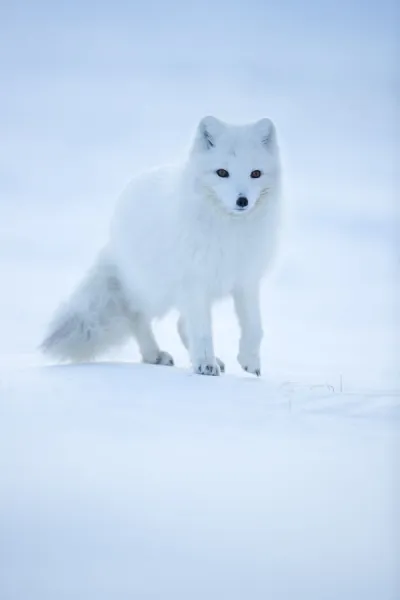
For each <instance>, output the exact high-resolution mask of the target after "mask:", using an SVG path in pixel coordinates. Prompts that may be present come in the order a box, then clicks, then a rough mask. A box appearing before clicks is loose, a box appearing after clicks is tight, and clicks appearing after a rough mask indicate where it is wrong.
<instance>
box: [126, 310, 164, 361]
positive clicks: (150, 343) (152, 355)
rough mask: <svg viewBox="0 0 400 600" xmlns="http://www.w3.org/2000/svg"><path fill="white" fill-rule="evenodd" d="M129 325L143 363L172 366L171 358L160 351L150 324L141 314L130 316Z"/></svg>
mask: <svg viewBox="0 0 400 600" xmlns="http://www.w3.org/2000/svg"><path fill="white" fill-rule="evenodd" d="M130 323H131V327H132V332H133V335H134V336H135V338H136V341H137V343H138V345H139V350H140V353H141V355H142V360H143V362H144V363H148V364H151V365H167V366H172V365H173V364H174V359H173V358H172V356H171V355H170V354H169V353H168V352H164V351H163V350H160V348H159V346H158V344H157V342H156V339H155V337H154V333H153V330H152V327H151V323H150V321H149V319H148V318H147V317H146V316H145V315H144V314H143V313H134V314H132V315H131V316H130Z"/></svg>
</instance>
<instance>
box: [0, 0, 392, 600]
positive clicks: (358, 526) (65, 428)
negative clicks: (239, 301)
mask: <svg viewBox="0 0 400 600" xmlns="http://www.w3.org/2000/svg"><path fill="white" fill-rule="evenodd" d="M122 4H123V3H122ZM122 4H121V7H122V8H121V11H122V12H119V11H118V10H117V9H115V11H114V12H113V13H112V14H111V13H109V12H107V10H106V8H105V7H103V5H101V3H100V4H99V5H97V4H96V11H95V12H96V19H92V12H91V10H90V5H91V3H90V2H88V3H87V5H85V6H81V5H80V4H79V6H78V5H77V4H75V2H72V3H70V6H71V8H70V9H68V10H67V9H65V11H64V12H63V13H62V14H61V12H60V13H58V12H54V11H53V12H52V10H51V5H50V4H48V3H46V2H38V3H35V11H34V12H32V11H31V8H30V7H31V5H30V4H28V3H26V4H25V3H15V6H14V5H13V7H11V5H10V7H9V8H6V9H4V15H3V17H4V18H2V19H1V23H2V25H0V27H2V29H1V31H0V33H1V39H2V44H3V46H2V48H3V49H4V53H0V67H1V69H2V78H3V81H4V84H5V85H2V89H3V90H5V93H2V94H1V96H0V127H1V130H2V135H1V138H2V144H1V147H0V273H1V294H0V315H1V320H0V333H1V335H0V598H1V599H2V600H3V599H4V600H25V599H27V598H29V600H47V599H49V600H50V599H51V600H54V599H57V600H58V599H64V598H65V599H66V600H72V599H73V600H81V599H82V600H83V599H85V600H89V599H90V600H91V599H93V600H103V599H104V600H106V599H107V600H108V599H111V598H112V599H114V598H118V599H121V600H124V599H125V598H126V599H128V598H129V599H132V598H134V599H138V600H142V599H143V600H144V599H150V598H151V599H157V600H181V599H182V600H183V599H185V600H200V599H201V600H205V599H210V600H225V599H226V600H247V599H248V600H264V599H266V598H271V599H273V600H325V599H326V600H328V599H329V600H359V599H360V600H378V599H379V600H395V598H397V597H398V594H399V590H400V581H399V577H398V573H399V572H400V565H399V564H398V550H399V547H398V539H399V534H400V532H399V516H398V514H397V513H398V475H397V473H398V471H399V468H398V467H399V465H398V458H397V456H398V450H399V432H400V378H399V368H398V366H399V365H398V356H399V354H398V353H399V339H398V336H397V332H396V329H397V327H398V324H399V312H398V309H399V306H398V298H399V295H398V291H399V290H398V287H397V286H398V283H397V282H398V265H399V254H398V246H396V243H395V235H394V234H395V230H396V227H397V218H398V215H397V214H396V212H395V209H394V173H393V161H392V157H393V156H394V136H393V133H392V124H393V115H394V99H393V97H392V95H391V89H392V77H393V71H392V66H391V65H392V63H391V49H392V47H391V40H392V37H391V30H390V26H389V23H390V14H389V3H386V2H385V1H384V2H381V3H380V4H379V12H377V11H376V12H374V7H373V6H372V5H371V6H369V8H368V10H366V11H363V16H362V19H363V20H362V21H360V20H359V17H360V15H358V14H357V11H356V9H355V4H354V3H351V2H350V3H349V2H346V3H345V2H339V3H338V2H336V3H332V6H331V5H330V3H329V2H327V3H322V4H323V5H324V6H325V9H326V13H324V14H322V13H323V11H322V12H320V13H319V14H318V15H316V14H314V9H315V6H316V5H315V6H314V8H313V3H312V2H308V3H307V2H306V3H304V2H303V3H301V4H300V3H296V2H291V3H289V4H290V5H291V8H290V11H289V12H288V13H286V10H285V9H284V8H281V9H279V10H278V9H275V12H272V13H271V14H270V13H269V12H268V11H266V8H265V6H264V4H262V3H258V2H256V1H255V0H253V1H252V2H250V3H247V4H246V12H243V8H242V9H241V10H239V9H237V8H234V7H233V8H232V5H231V4H229V6H228V4H227V5H226V6H225V8H226V9H228V8H229V11H230V12H229V17H227V18H228V21H229V22H228V23H226V27H225V28H224V32H226V33H223V34H221V30H220V28H219V27H217V26H216V24H215V23H214V24H213V23H212V22H210V20H209V18H208V17H207V18H205V16H204V14H205V13H204V11H203V12H202V11H200V10H199V13H198V14H197V13H195V14H193V13H192V12H191V14H189V13H187V12H185V9H183V5H182V7H180V9H179V10H175V12H174V15H175V17H174V22H171V21H168V15H167V14H163V12H162V11H163V9H162V5H161V4H160V5H159V6H158V10H159V13H157V14H158V17H159V19H160V22H162V23H163V25H164V26H165V24H166V23H169V28H167V30H166V31H171V32H174V35H173V36H171V37H173V40H174V41H173V43H172V42H171V39H170V38H169V37H168V36H167V35H166V34H165V33H163V32H164V30H163V29H162V28H161V30H157V43H158V45H159V46H160V45H161V46H163V48H165V52H163V53H162V55H161V56H160V50H159V46H158V50H157V51H155V50H154V47H153V44H152V43H151V36H149V35H148V34H149V31H152V28H153V27H156V29H157V24H155V23H154V19H153V17H154V12H152V9H151V7H150V6H149V8H143V9H141V10H142V13H141V12H140V11H139V12H135V13H130V12H129V11H130V10H131V9H129V7H128V6H127V5H125V4H123V6H122ZM172 4H174V2H172ZM175 4H177V5H178V3H176V2H175ZM251 4H252V6H250V5H251ZM322 4H321V3H319V5H321V6H322ZM222 5H224V3H223V2H221V6H222ZM18 6H19V7H20V8H21V7H22V8H23V11H22V12H18V10H17V8H18ZM32 6H33V5H32ZM164 6H165V5H164ZM329 7H330V8H331V9H332V10H331V12H330V11H329ZM92 8H93V7H92ZM175 8H176V7H175ZM251 8H253V10H251ZM2 10H3V9H2ZM137 10H139V9H137ZM192 10H194V9H193V8H192V9H191V11H192ZM213 10H214V9H213ZM146 11H150V12H146ZM267 12H268V14H267ZM316 12H318V11H316ZM225 14H226V13H225ZM77 15H79V19H78V20H77ZM254 15H259V17H260V18H257V19H256V21H257V23H255V22H254V18H253V17H254ZM289 16H290V18H289ZM355 16H357V19H358V23H359V29H356V30H355V29H354V27H353V26H352V23H354V17H355ZM191 17H192V18H193V19H194V18H195V19H196V22H197V25H198V26H197V27H195V28H192V30H190V25H189V23H190V22H191V21H190V18H191ZM261 17H263V18H261ZM267 17H268V18H267ZM315 19H317V22H318V24H319V25H318V27H315ZM133 21H134V22H135V23H136V25H135V26H134V27H133V30H132V26H131V23H132V22H133ZM267 21H268V22H271V21H272V22H273V24H274V27H273V28H272V29H273V31H272V30H271V29H269V37H268V44H274V47H275V48H276V54H274V55H273V56H271V54H270V53H269V52H267V51H266V49H264V50H263V49H260V48H259V47H257V46H256V45H255V41H254V40H259V39H265V35H264V27H265V22H267ZM293 23H297V24H300V25H301V26H300V29H301V33H302V35H299V29H298V28H294V26H293ZM313 23H314V24H313ZM278 24H279V26H278ZM246 27H248V30H249V31H252V32H253V34H254V35H253V36H251V39H250V38H249V41H248V44H246V51H244V50H243V47H242V46H241V45H238V44H236V43H234V40H237V39H238V36H240V34H241V32H242V31H243V28H246ZM338 28H339V29H340V44H339V45H338V44H337V41H336V40H337V37H336V32H337V29H338ZM204 31H206V32H207V36H208V38H210V39H213V38H214V41H215V43H216V44H217V46H218V48H213V47H212V45H210V44H208V45H206V47H204V44H203V38H202V36H203V34H204ZM185 32H186V33H185ZM188 32H190V35H188ZM221 35H222V37H221ZM163 36H164V37H163ZM149 39H150V41H149ZM271 40H272V41H271ZM288 40H290V43H288ZM189 42H190V43H189ZM239 46H240V47H239ZM269 47H270V46H269V45H268V48H269ZM183 48H184V51H183ZM225 51H226V55H225V54H224V52H225ZM217 52H218V56H219V59H218V62H217V63H216V62H215V55H216V53H217ZM182 56H184V57H185V58H184V60H183V59H182ZM277 61H278V62H277ZM260 74H261V75H262V76H260ZM206 113H215V114H216V115H217V116H220V117H221V118H225V119H227V120H230V119H231V120H232V121H241V120H243V121H245V120H249V119H252V118H258V117H260V116H263V115H264V114H267V115H269V116H271V117H272V118H274V120H275V121H276V122H277V126H278V130H279V131H280V134H281V145H282V153H283V158H284V164H285V167H286V182H285V184H286V185H285V187H286V192H287V193H286V196H287V198H286V205H287V219H286V224H285V228H284V231H283V233H282V247H281V252H280V260H279V264H277V266H276V269H275V270H274V272H273V273H272V274H271V276H270V277H269V278H267V279H266V281H265V286H264V290H263V315H264V323H265V331H266V336H265V344H264V347H263V377H262V378H261V379H254V378H252V377H250V376H248V375H245V374H244V373H242V372H241V370H240V368H239V366H238V365H237V363H236V358H235V357H236V346H237V338H238V331H237V326H236V323H235V321H234V316H233V310H232V306H231V304H230V303H229V302H227V303H223V304H221V305H220V306H218V307H217V308H216V310H215V336H216V347H217V353H218V355H219V356H221V358H223V359H224V361H225V362H226V365H227V374H226V375H225V376H223V377H220V378H212V379H207V378H201V377H198V376H194V375H192V373H191V372H190V370H189V368H188V360H187V356H186V354H185V351H184V349H183V348H182V347H181V345H180V343H179V341H178V336H177V333H176V330H175V318H176V316H175V315H171V316H169V317H168V318H167V319H165V320H164V321H163V322H161V323H157V325H156V330H157V335H158V337H159V339H160V342H161V345H162V347H163V348H164V349H166V350H168V351H170V352H171V353H172V354H173V355H174V357H175V360H176V363H177V367H176V368H173V369H169V368H163V367H150V366H144V365H140V364H138V354H137V348H136V347H135V344H134V343H133V342H132V344H130V345H129V346H127V347H126V348H124V349H122V350H121V351H120V352H117V353H114V354H113V355H110V356H109V357H107V358H106V360H105V361H104V362H103V363H101V364H96V365H81V366H68V365H66V366H54V365H46V364H45V363H44V361H43V359H42V358H41V357H40V356H39V355H38V354H37V353H36V351H35V348H36V346H37V344H38V343H39V342H40V339H41V335H42V332H43V328H44V326H45V324H46V322H47V320H48V318H49V316H50V315H51V313H52V311H53V309H54V308H55V307H56V306H57V304H58V302H59V301H60V300H62V299H63V298H64V297H65V295H66V294H68V292H69V290H70V289H71V287H72V286H73V285H74V284H75V283H76V281H77V279H78V278H79V277H80V275H81V273H82V271H83V270H84V269H85V268H86V267H87V266H88V265H89V264H90V262H91V260H92V258H93V256H94V254H95V252H96V250H97V248H98V247H99V246H100V244H102V242H103V240H104V239H105V236H106V232H107V223H108V218H109V214H110V212H111V210H112V203H113V201H114V198H115V196H116V195H117V194H118V193H119V191H120V190H121V188H122V187H123V186H124V185H125V183H126V181H127V180H128V179H129V178H130V176H131V174H132V172H133V171H135V170H137V169H141V168H144V167H146V166H149V165H151V164H153V163H157V162H160V161H164V160H170V159H171V155H172V156H173V157H174V158H175V157H176V156H178V155H179V153H181V152H182V149H184V147H185V144H187V142H188V137H189V136H190V134H191V131H192V128H193V127H194V126H195V124H196V120H197V119H198V118H200V117H201V116H203V114H206ZM371 140H373V143H372V142H371ZM371 144H372V149H371ZM93 215H94V217H93Z"/></svg>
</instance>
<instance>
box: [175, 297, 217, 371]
mask: <svg viewBox="0 0 400 600" xmlns="http://www.w3.org/2000/svg"><path fill="white" fill-rule="evenodd" d="M181 314H182V318H183V320H184V323H185V327H186V335H187V342H188V346H189V347H188V350H189V354H190V358H191V362H192V365H193V370H194V372H195V373H198V374H199V375H219V374H220V367H219V365H218V362H217V359H216V358H215V354H214V343H213V338H212V324H211V302H210V301H209V300H208V299H207V298H206V297H205V296H204V294H201V292H200V291H199V293H192V294H190V296H188V297H186V298H185V300H184V302H183V305H182V307H181Z"/></svg>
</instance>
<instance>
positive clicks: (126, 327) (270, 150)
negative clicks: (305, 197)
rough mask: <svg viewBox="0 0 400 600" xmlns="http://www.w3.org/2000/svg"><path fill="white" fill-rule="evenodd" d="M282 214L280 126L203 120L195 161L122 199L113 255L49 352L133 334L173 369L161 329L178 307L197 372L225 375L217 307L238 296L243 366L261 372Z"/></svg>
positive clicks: (89, 279) (74, 357)
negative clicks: (266, 296)
mask: <svg viewBox="0 0 400 600" xmlns="http://www.w3.org/2000/svg"><path fill="white" fill-rule="evenodd" d="M221 170H222V171H221ZM221 175H222V176H221ZM238 198H241V200H240V201H239V204H240V205H239V206H238ZM279 206H280V162H279V153H278V147H277V141H276V132H275V128H274V126H273V124H272V122H271V121H270V120H269V119H262V120H261V121H258V122H257V123H252V124H249V125H242V126H237V125H236V126H235V125H228V124H227V123H223V122H222V121H220V120H218V119H216V118H214V117H205V118H204V119H202V120H201V122H200V124H199V126H198V129H197V133H196V136H195V139H194V143H193V145H192V148H191V150H190V152H189V155H188V158H187V160H186V162H185V163H183V164H182V165H179V166H171V167H162V168H158V169H154V170H151V171H149V172H147V173H144V174H142V175H140V176H138V177H136V178H135V179H134V180H133V181H132V182H131V184H130V185H129V186H128V188H127V189H126V190H125V192H124V193H123V194H122V196H121V198H120V201H119V203H118V205H117V209H116V212H115V215H114V218H113V220H112V223H111V230H110V236H109V240H108V242H107V244H106V246H105V247H104V248H103V249H102V251H101V252H100V254H99V256H98V258H97V261H96V262H95V264H94V266H93V267H92V269H91V270H90V271H89V273H88V274H87V275H86V276H85V278H84V279H83V281H82V282H81V284H80V285H79V287H78V288H77V289H76V290H75V292H74V293H73V294H72V296H71V298H70V299H69V300H68V302H67V303H66V304H65V305H64V306H62V307H61V308H60V309H59V311H58V313H57V314H56V316H55V318H54V319H53V321H52V323H51V324H50V328H49V332H48V334H47V336H46V338H45V340H44V341H43V343H42V349H43V351H44V352H45V353H47V354H49V355H52V356H53V357H55V358H58V359H60V360H70V361H88V360H93V359H95V358H96V357H97V356H99V355H101V354H102V353H104V352H106V351H107V350H109V349H110V348H111V347H113V346H118V345H119V344H122V343H123V342H125V341H126V340H128V339H129V337H130V336H135V337H136V339H137V341H138V344H139V348H140V351H141V354H142V357H143V360H144V361H145V362H149V363H154V364H173V360H172V357H171V356H170V355H169V354H168V353H167V352H162V351H161V350H160V349H159V347H158V345H157V343H156V340H155V339H154V336H153V333H152V329H151V321H152V319H154V318H157V317H162V316H163V315H165V314H166V313H167V312H168V311H170V310H171V309H178V311H179V312H180V318H179V322H178V330H179V333H180V336H181V339H182V341H183V343H184V344H185V346H186V347H187V348H188V351H189V354H190V357H191V361H192V365H193V369H194V371H195V372H196V373H200V374H207V375H217V374H219V372H220V371H221V370H223V363H222V361H220V360H219V359H217V358H216V357H215V355H214V349H213V340H212V330H211V308H212V305H213V303H214V302H215V301H216V300H217V299H219V298H223V297H225V296H228V295H232V296H233V299H234V304H235V308H236V313H237V317H238V320H239V324H240V327H241V339H240V344H239V355H238V360H239V362H240V364H241V365H242V367H243V368H244V369H245V370H247V371H249V372H252V373H254V374H257V375H259V374H260V344H261V339H262V325H261V315H260V308H259V288H260V281H261V278H262V276H263V274H264V273H265V271H266V269H267V267H268V265H269V263H270V261H271V258H272V256H273V252H274V248H275V243H276V233H277V229H278V223H279Z"/></svg>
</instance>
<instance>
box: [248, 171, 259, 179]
mask: <svg viewBox="0 0 400 600" xmlns="http://www.w3.org/2000/svg"><path fill="white" fill-rule="evenodd" d="M250 177H251V178H252V179H258V178H259V177H261V171H259V170H258V169H256V170H255V171H252V172H251V173H250Z"/></svg>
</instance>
